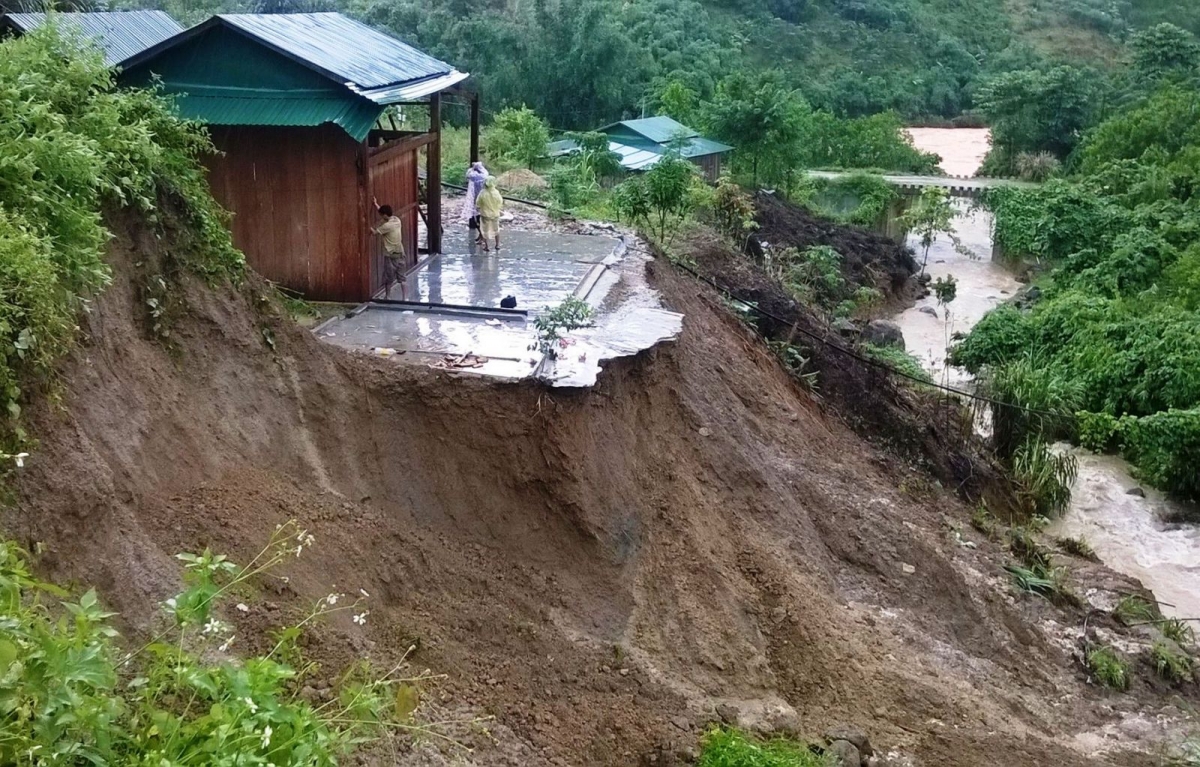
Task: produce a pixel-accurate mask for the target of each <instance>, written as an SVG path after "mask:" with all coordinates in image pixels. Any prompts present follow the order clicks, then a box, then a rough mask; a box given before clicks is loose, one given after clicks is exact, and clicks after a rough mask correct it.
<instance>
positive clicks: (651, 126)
mask: <svg viewBox="0 0 1200 767" xmlns="http://www.w3.org/2000/svg"><path fill="white" fill-rule="evenodd" d="M614 125H623V126H625V127H626V128H628V129H629V130H631V131H633V132H634V133H638V134H640V135H642V136H645V137H646V138H648V139H650V140H651V141H653V142H654V143H655V144H666V143H669V142H671V141H673V140H675V139H678V138H692V137H693V136H699V135H700V134H699V133H697V132H696V131H694V130H692V129H691V128H689V127H687V126H686V125H684V124H682V123H680V122H676V121H675V120H673V119H671V118H670V117H665V116H659V117H643V118H642V119H640V120H624V121H622V122H619V123H614ZM611 127H613V126H612V125H609V126H606V128H601V130H606V129H607V128H611Z"/></svg>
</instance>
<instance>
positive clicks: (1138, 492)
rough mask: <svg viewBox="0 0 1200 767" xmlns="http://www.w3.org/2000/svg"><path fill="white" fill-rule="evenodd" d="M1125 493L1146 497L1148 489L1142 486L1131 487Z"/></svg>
mask: <svg viewBox="0 0 1200 767" xmlns="http://www.w3.org/2000/svg"><path fill="white" fill-rule="evenodd" d="M1125 495H1134V496H1137V497H1138V498H1145V497H1146V491H1145V490H1143V489H1142V488H1140V487H1131V488H1129V489H1128V490H1126V491H1125Z"/></svg>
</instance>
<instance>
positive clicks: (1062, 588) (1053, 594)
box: [1004, 565, 1079, 606]
mask: <svg viewBox="0 0 1200 767" xmlns="http://www.w3.org/2000/svg"><path fill="white" fill-rule="evenodd" d="M1004 569H1005V571H1006V572H1007V573H1008V574H1009V577H1011V578H1012V581H1013V585H1014V586H1016V587H1017V588H1018V589H1020V590H1021V591H1024V592H1026V593H1029V594H1037V595H1038V596H1040V597H1044V598H1045V599H1047V600H1048V601H1050V602H1052V603H1054V604H1056V605H1073V606H1078V605H1079V597H1077V596H1076V595H1075V594H1074V592H1072V591H1071V588H1070V586H1068V585H1067V571H1066V570H1065V569H1064V568H1061V567H1046V566H1043V565H1033V566H1031V567H1021V566H1019V565H1005V566H1004Z"/></svg>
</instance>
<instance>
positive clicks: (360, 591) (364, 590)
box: [358, 589, 371, 599]
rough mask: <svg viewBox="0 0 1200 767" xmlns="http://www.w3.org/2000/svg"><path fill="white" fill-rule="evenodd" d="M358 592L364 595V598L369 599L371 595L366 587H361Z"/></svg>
mask: <svg viewBox="0 0 1200 767" xmlns="http://www.w3.org/2000/svg"><path fill="white" fill-rule="evenodd" d="M358 593H359V594H362V595H363V599H369V598H370V596H371V595H370V594H368V593H367V590H366V589H359V590H358Z"/></svg>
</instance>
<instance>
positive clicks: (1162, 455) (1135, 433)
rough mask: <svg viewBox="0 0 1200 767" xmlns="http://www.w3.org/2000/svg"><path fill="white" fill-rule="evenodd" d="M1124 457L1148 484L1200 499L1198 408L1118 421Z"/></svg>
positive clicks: (1199, 409) (1199, 411) (1199, 429)
mask: <svg viewBox="0 0 1200 767" xmlns="http://www.w3.org/2000/svg"><path fill="white" fill-rule="evenodd" d="M1121 436H1122V439H1123V442H1124V449H1125V455H1126V457H1128V458H1129V459H1130V460H1131V461H1132V462H1133V464H1134V465H1135V466H1136V467H1137V471H1138V475H1139V476H1141V477H1142V478H1143V479H1145V480H1146V481H1147V482H1149V483H1151V484H1153V485H1155V486H1157V487H1161V488H1163V489H1165V490H1169V491H1172V492H1175V493H1178V494H1180V495H1182V496H1184V497H1186V498H1200V471H1197V469H1196V467H1197V466H1200V408H1193V409H1191V410H1168V411H1166V412H1162V413H1156V414H1155V415H1150V416H1145V417H1142V418H1125V419H1122V421H1121Z"/></svg>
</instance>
